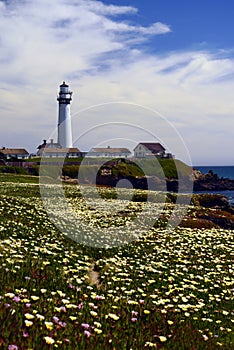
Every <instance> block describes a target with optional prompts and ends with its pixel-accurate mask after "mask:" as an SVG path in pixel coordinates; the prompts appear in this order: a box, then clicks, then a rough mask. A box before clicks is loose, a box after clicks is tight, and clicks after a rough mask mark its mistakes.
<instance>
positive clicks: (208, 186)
mask: <svg viewBox="0 0 234 350" xmlns="http://www.w3.org/2000/svg"><path fill="white" fill-rule="evenodd" d="M193 181H194V191H226V190H228V191H230V190H232V191H233V190H234V180H230V179H227V178H223V177H221V178H220V177H219V176H218V175H217V174H214V173H213V171H212V170H210V171H209V172H208V173H207V174H202V173H201V172H200V171H199V170H196V169H194V170H193Z"/></svg>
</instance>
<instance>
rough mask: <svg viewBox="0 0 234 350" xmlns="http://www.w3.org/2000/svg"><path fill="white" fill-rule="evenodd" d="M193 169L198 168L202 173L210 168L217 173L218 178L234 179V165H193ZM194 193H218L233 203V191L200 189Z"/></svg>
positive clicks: (205, 172)
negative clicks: (200, 190)
mask: <svg viewBox="0 0 234 350" xmlns="http://www.w3.org/2000/svg"><path fill="white" fill-rule="evenodd" d="M194 168H195V169H197V170H200V171H201V172H202V173H203V174H207V173H208V172H209V171H210V170H212V171H213V173H214V174H217V175H218V176H219V177H220V178H221V177H223V178H228V179H231V180H234V166H194ZM195 193H219V194H222V195H223V196H226V197H227V198H228V200H229V202H230V203H231V204H232V205H234V191H202V192H195Z"/></svg>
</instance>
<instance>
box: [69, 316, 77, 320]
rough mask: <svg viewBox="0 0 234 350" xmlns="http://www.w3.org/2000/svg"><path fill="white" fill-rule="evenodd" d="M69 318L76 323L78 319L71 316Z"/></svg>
mask: <svg viewBox="0 0 234 350" xmlns="http://www.w3.org/2000/svg"><path fill="white" fill-rule="evenodd" d="M69 318H70V320H71V321H75V320H76V319H77V317H75V316H69Z"/></svg>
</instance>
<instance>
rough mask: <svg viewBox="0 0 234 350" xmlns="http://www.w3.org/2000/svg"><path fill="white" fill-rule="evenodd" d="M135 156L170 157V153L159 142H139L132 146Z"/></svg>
mask: <svg viewBox="0 0 234 350" xmlns="http://www.w3.org/2000/svg"><path fill="white" fill-rule="evenodd" d="M133 151H134V157H135V158H152V157H157V158H172V155H171V154H170V153H166V152H165V151H166V149H165V148H164V147H163V146H162V145H161V143H159V142H140V143H138V145H137V146H136V147H135V148H134V150H133Z"/></svg>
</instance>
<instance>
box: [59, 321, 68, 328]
mask: <svg viewBox="0 0 234 350" xmlns="http://www.w3.org/2000/svg"><path fill="white" fill-rule="evenodd" d="M59 325H60V327H63V328H65V327H66V325H67V324H66V322H62V321H60V322H59Z"/></svg>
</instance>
